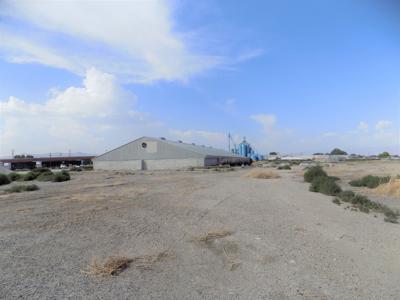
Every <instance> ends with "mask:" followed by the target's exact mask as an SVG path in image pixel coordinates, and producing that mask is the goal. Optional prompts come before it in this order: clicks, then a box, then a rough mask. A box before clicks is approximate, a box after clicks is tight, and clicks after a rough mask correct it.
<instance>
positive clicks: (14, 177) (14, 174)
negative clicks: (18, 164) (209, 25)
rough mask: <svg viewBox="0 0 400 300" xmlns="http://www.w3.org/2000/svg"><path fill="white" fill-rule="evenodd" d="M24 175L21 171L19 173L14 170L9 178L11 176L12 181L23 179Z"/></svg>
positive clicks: (9, 176) (9, 175)
mask: <svg viewBox="0 0 400 300" xmlns="http://www.w3.org/2000/svg"><path fill="white" fill-rule="evenodd" d="M22 177H23V176H22V175H21V174H20V173H17V172H12V173H10V174H8V178H9V179H10V180H11V181H17V180H21V179H22Z"/></svg>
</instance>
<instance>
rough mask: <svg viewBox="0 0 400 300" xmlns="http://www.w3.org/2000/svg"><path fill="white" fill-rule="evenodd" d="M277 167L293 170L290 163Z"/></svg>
mask: <svg viewBox="0 0 400 300" xmlns="http://www.w3.org/2000/svg"><path fill="white" fill-rule="evenodd" d="M277 169H278V170H291V169H292V168H291V167H290V165H283V166H279V167H278V168H277Z"/></svg>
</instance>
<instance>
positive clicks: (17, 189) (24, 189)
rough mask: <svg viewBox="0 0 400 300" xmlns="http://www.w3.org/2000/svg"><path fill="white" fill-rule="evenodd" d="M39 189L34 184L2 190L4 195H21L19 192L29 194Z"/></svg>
mask: <svg viewBox="0 0 400 300" xmlns="http://www.w3.org/2000/svg"><path fill="white" fill-rule="evenodd" d="M38 189H39V187H38V186H37V185H36V184H28V185H22V184H19V185H14V186H12V187H10V188H9V189H6V190H4V191H5V192H6V193H21V192H31V191H37V190H38Z"/></svg>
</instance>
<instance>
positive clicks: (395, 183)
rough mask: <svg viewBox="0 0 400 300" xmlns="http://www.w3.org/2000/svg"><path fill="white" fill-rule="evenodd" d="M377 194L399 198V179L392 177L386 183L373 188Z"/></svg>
mask: <svg viewBox="0 0 400 300" xmlns="http://www.w3.org/2000/svg"><path fill="white" fill-rule="evenodd" d="M374 192H376V193H377V194H379V195H384V196H393V197H399V198H400V179H397V178H392V179H391V180H390V181H389V182H388V183H385V184H382V185H380V186H378V187H377V188H375V189H374Z"/></svg>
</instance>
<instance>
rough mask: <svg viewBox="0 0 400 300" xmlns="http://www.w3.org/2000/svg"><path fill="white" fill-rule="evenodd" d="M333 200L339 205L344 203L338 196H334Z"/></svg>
mask: <svg viewBox="0 0 400 300" xmlns="http://www.w3.org/2000/svg"><path fill="white" fill-rule="evenodd" d="M332 202H333V203H335V204H337V205H341V204H342V202H341V201H340V199H339V198H338V197H335V198H333V200H332Z"/></svg>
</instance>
